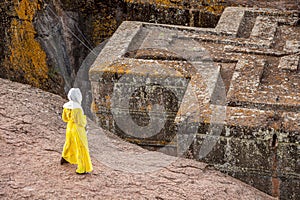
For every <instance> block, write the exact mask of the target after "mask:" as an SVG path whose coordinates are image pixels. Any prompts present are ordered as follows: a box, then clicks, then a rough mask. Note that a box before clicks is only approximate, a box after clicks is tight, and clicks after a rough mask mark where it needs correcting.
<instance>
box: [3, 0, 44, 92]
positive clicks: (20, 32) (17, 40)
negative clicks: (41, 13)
mask: <svg viewBox="0 0 300 200" xmlns="http://www.w3.org/2000/svg"><path fill="white" fill-rule="evenodd" d="M37 2H38V1H30V0H23V1H20V2H19V1H16V2H15V6H16V13H17V15H18V17H19V19H20V20H17V19H13V20H12V21H11V28H10V36H11V43H10V46H9V49H10V55H9V56H8V57H6V58H5V61H4V63H5V64H4V66H5V67H6V68H7V72H8V76H9V78H12V79H14V80H18V81H21V82H25V83H28V84H30V85H33V86H35V87H40V86H41V85H42V84H43V83H44V82H45V81H46V80H47V78H48V67H47V62H46V54H45V52H44V51H43V50H42V48H41V46H40V44H39V43H38V42H37V41H36V40H35V38H34V36H35V34H36V31H35V29H34V26H33V24H32V20H33V17H34V13H35V11H36V10H37V9H39V5H38V3H37Z"/></svg>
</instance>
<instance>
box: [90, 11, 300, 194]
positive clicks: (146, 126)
mask: <svg viewBox="0 0 300 200" xmlns="http://www.w3.org/2000/svg"><path fill="white" fill-rule="evenodd" d="M298 14H299V13H297V12H286V11H285V12H282V11H279V10H273V9H254V8H240V7H230V8H227V9H226V10H225V11H224V12H223V14H222V16H221V18H220V20H219V22H218V24H217V26H216V27H215V28H187V27H182V26H170V25H155V24H148V23H142V22H124V23H123V24H122V25H121V26H120V27H119V29H118V30H117V31H116V33H115V34H114V35H113V36H112V38H111V39H110V41H109V42H108V43H107V44H106V46H105V47H104V49H103V50H102V52H101V53H100V54H99V56H98V57H97V59H96V61H95V62H94V64H93V66H92V68H91V70H90V80H91V83H92V91H93V111H94V113H95V115H96V120H97V123H98V124H99V125H100V126H102V127H104V128H106V129H109V130H111V131H113V132H114V133H116V134H118V135H119V136H121V137H123V138H124V139H126V140H128V141H131V142H134V143H137V144H140V145H142V146H145V147H146V148H149V149H154V150H157V151H162V152H165V153H169V154H172V155H177V156H182V155H184V156H188V157H190V158H194V159H196V160H201V161H205V162H207V163H210V164H213V165H214V166H215V167H216V168H218V169H219V170H221V171H223V172H226V173H228V174H230V175H232V176H234V177H237V178H239V179H241V180H243V181H245V182H247V183H249V184H251V185H253V186H254V187H256V188H259V189H260V190H262V191H264V192H266V193H268V194H271V195H273V196H275V197H280V198H281V199H298V198H299V197H300V196H299V195H300V194H299V190H298V188H299V184H300V171H299V169H300V165H299V164H300V160H299V148H300V146H299V140H300V135H299V122H300V118H299V103H300V100H299V87H298V86H299V84H300V82H299V80H300V79H299V78H300V77H299V59H300V56H299V52H300V50H299V48H300V46H299V44H300V43H299V41H300V27H299V25H298V21H299V16H298ZM190 145H191V147H190Z"/></svg>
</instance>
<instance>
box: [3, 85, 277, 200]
mask: <svg viewBox="0 0 300 200" xmlns="http://www.w3.org/2000/svg"><path fill="white" fill-rule="evenodd" d="M0 88H1V90H0V91H1V96H0V100H1V101H0V122H1V123H0V143H1V145H0V151H1V154H0V158H1V164H0V165H1V168H0V180H1V181H0V187H1V190H0V197H1V199H22V198H25V199H67V198H71V199H74V198H76V199H82V198H85V199H146V198H150V199H240V197H241V195H242V196H243V199H264V200H265V199H273V198H272V197H270V196H268V195H266V194H264V193H262V192H260V191H258V190H257V189H254V188H252V187H251V186H249V185H246V184H245V183H242V182H240V181H238V180H236V179H234V178H231V177H229V176H227V175H224V174H222V173H220V172H217V171H215V170H213V169H212V168H211V167H209V166H207V165H206V164H203V163H200V162H197V161H193V160H187V159H184V158H179V159H176V160H172V158H174V157H170V156H166V155H163V154H156V155H157V156H158V157H157V159H160V161H161V162H163V160H170V158H171V160H172V162H170V163H169V164H168V165H166V166H162V167H159V168H158V169H157V170H155V171H152V172H147V173H146V172H145V173H134V171H135V168H132V170H133V172H128V171H126V170H123V171H122V170H119V169H118V170H117V167H118V165H120V164H121V163H119V164H116V163H114V165H109V164H108V163H109V162H108V161H111V160H114V159H115V160H116V161H122V159H121V157H115V154H113V153H114V152H119V154H120V153H121V154H124V155H127V156H126V159H128V158H129V157H128V155H130V153H131V155H133V154H134V155H137V154H142V155H143V154H145V153H147V152H148V151H146V150H144V149H141V148H140V147H138V146H135V145H132V144H129V143H126V142H123V141H122V140H120V139H119V138H116V137H114V136H113V135H112V134H111V133H109V132H106V131H103V130H102V129H100V128H97V127H95V126H94V125H93V123H92V122H91V121H89V123H88V131H89V133H88V138H89V142H90V143H89V146H90V151H91V157H92V162H93V165H94V171H93V172H92V173H91V174H88V175H85V176H79V175H77V174H76V173H75V166H71V165H63V166H61V165H60V164H59V160H60V155H61V150H62V147H63V143H64V134H65V124H64V123H63V122H62V121H61V110H62V108H61V106H62V104H63V103H64V102H65V100H64V99H62V98H61V97H59V96H57V95H53V94H50V93H47V92H44V91H42V90H40V89H36V88H33V87H31V86H29V85H22V84H19V83H14V82H11V81H8V80H4V79H0ZM145 155H146V154H145ZM152 162H154V160H153V159H152V160H151V159H150V160H148V161H147V162H144V163H140V164H141V167H143V168H144V169H145V168H147V167H152V166H153V163H152ZM132 164H134V161H132V163H126V167H127V168H128V169H130V168H131V167H133V165H132Z"/></svg>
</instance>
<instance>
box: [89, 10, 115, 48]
mask: <svg viewBox="0 0 300 200" xmlns="http://www.w3.org/2000/svg"><path fill="white" fill-rule="evenodd" d="M92 27H93V31H92V38H93V42H94V43H95V44H96V45H98V44H100V43H101V42H102V41H103V40H104V39H106V38H108V37H110V36H111V35H112V34H113V33H114V32H115V31H116V29H117V21H116V19H115V18H114V17H113V16H111V15H109V16H106V17H103V18H101V19H99V18H98V19H94V20H93V22H92Z"/></svg>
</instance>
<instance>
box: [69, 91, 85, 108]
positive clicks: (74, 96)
mask: <svg viewBox="0 0 300 200" xmlns="http://www.w3.org/2000/svg"><path fill="white" fill-rule="evenodd" d="M68 99H69V100H70V101H75V102H77V103H79V104H81V101H82V94H81V92H80V89H79V88H71V89H70V91H69V93H68Z"/></svg>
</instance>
